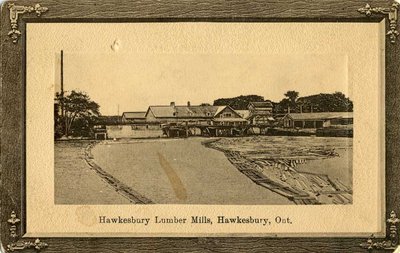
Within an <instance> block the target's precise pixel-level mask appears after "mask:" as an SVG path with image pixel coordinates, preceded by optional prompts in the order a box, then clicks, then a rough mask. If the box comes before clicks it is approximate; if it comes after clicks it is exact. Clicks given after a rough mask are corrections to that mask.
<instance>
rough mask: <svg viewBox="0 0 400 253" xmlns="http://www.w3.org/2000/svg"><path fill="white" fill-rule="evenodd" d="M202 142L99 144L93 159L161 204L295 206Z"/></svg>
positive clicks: (171, 141)
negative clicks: (239, 169)
mask: <svg viewBox="0 0 400 253" xmlns="http://www.w3.org/2000/svg"><path fill="white" fill-rule="evenodd" d="M204 140H205V139H204V138H189V139H163V140H136V141H129V142H126V143H123V142H112V141H108V142H102V143H99V144H98V145H96V146H95V147H94V148H93V149H92V154H93V156H94V159H95V161H96V164H98V165H99V166H100V167H101V168H102V169H103V170H104V171H106V172H107V173H110V174H111V175H113V176H114V177H115V178H117V179H118V180H120V181H121V182H123V183H124V184H126V185H128V186H131V187H132V188H133V189H135V190H136V191H138V192H140V193H141V194H143V196H145V197H147V198H149V199H151V200H152V201H153V202H154V203H162V204H181V203H182V204H277V205H279V204H293V202H291V201H290V200H288V199H287V198H285V197H283V196H281V195H279V194H277V193H275V192H273V191H270V190H268V189H266V188H264V187H261V186H259V185H257V184H254V183H253V182H252V181H251V180H250V179H249V178H248V177H246V176H244V175H243V174H242V173H240V172H239V171H238V170H237V169H236V168H235V167H234V166H233V165H232V164H231V163H230V162H229V161H228V160H227V159H226V157H225V156H224V154H223V153H221V152H219V151H216V150H213V149H208V148H206V147H204V146H203V145H202V144H201V143H202V141H204Z"/></svg>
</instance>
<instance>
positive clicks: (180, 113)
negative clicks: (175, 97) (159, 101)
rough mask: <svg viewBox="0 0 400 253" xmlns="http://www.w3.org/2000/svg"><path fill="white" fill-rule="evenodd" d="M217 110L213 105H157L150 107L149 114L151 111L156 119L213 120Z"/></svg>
mask: <svg viewBox="0 0 400 253" xmlns="http://www.w3.org/2000/svg"><path fill="white" fill-rule="evenodd" d="M217 110H218V106H212V105H205V106H201V105H196V106H186V105H177V106H169V105H156V106H149V109H148V111H147V113H148V112H149V111H151V112H152V113H153V115H154V117H156V118H205V117H206V118H207V117H208V118H212V117H213V116H214V115H215V113H216V112H217ZM147 113H146V116H147Z"/></svg>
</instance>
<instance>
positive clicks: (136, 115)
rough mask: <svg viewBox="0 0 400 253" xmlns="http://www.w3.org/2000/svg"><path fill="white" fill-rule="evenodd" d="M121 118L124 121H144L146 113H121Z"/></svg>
mask: <svg viewBox="0 0 400 253" xmlns="http://www.w3.org/2000/svg"><path fill="white" fill-rule="evenodd" d="M122 117H125V118H126V119H145V118H146V112H124V113H122Z"/></svg>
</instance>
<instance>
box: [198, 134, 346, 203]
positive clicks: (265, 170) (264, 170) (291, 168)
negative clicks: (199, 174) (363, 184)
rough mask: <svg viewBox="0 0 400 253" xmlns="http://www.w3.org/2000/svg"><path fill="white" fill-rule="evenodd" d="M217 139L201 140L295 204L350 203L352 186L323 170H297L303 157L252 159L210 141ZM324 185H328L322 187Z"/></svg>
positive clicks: (214, 141)
mask: <svg viewBox="0 0 400 253" xmlns="http://www.w3.org/2000/svg"><path fill="white" fill-rule="evenodd" d="M219 141H221V138H219V139H215V140H207V141H204V142H202V144H203V145H204V146H205V147H207V148H211V149H215V150H218V151H220V152H222V153H224V154H225V157H226V158H227V159H228V160H229V162H230V163H231V164H233V165H234V166H235V167H236V168H237V169H238V170H239V171H240V172H241V173H243V174H244V175H245V176H247V177H248V178H250V179H251V180H252V181H253V182H254V183H256V184H257V185H260V186H262V187H265V188H267V189H269V190H271V191H274V192H276V193H278V194H280V195H282V196H284V197H286V198H288V199H289V200H291V201H293V202H294V203H296V204H298V205H310V204H352V201H353V200H352V190H351V189H349V188H348V187H347V186H345V185H344V184H343V183H342V182H340V181H339V180H338V179H331V178H330V177H329V176H328V175H327V174H321V173H312V172H299V171H297V170H296V169H295V167H296V165H297V164H304V163H306V162H307V160H306V159H299V160H290V159H276V160H275V159H265V158H263V159H262V158H261V159H257V161H253V160H249V159H248V158H246V157H245V156H244V155H242V154H241V153H240V152H239V151H232V150H229V149H224V148H222V147H221V146H218V145H214V144H216V143H218V142H219ZM326 158H328V157H326ZM274 173H275V174H277V173H279V174H280V176H279V177H277V176H276V175H273V174H274ZM289 179H293V180H292V181H289ZM327 186H329V187H330V188H331V189H330V190H326V188H327ZM327 202H328V203H327Z"/></svg>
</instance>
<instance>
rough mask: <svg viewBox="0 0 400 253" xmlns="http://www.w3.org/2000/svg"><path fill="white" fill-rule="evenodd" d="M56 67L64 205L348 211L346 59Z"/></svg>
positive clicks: (231, 57)
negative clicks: (340, 208) (285, 207)
mask: <svg viewBox="0 0 400 253" xmlns="http://www.w3.org/2000/svg"><path fill="white" fill-rule="evenodd" d="M120 47H121V42H120V41H118V40H115V41H114V42H113V43H112V44H111V45H110V47H109V49H108V52H105V53H102V54H98V53H97V54H91V53H76V52H71V51H68V50H63V49H62V50H60V51H59V52H56V53H55V60H54V63H55V64H54V73H55V74H54V86H53V87H54V140H55V144H54V194H55V196H54V201H55V204H56V205H62V204H75V205H76V204H87V205H102V204H106V205H115V204H206V205H207V204H210V205H351V204H352V203H353V109H354V108H353V101H352V94H351V92H350V90H349V85H350V84H349V78H348V58H347V56H346V55H341V54H291V55H288V54H268V55H267V54H212V53H207V54H200V53H197V54H196V53H192V54H177V53H174V54H172V53H171V54H155V53H142V54H139V53H135V54H129V53H124V54H120V53H119V52H118V51H119V48H120Z"/></svg>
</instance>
